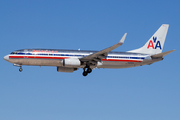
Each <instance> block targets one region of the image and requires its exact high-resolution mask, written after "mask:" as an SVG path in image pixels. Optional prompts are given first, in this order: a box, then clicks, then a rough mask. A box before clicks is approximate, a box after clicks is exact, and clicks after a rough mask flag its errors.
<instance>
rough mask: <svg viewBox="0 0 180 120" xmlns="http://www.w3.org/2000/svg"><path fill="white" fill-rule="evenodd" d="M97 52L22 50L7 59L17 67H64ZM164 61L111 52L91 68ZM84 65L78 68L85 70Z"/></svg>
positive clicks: (145, 55)
mask: <svg viewBox="0 0 180 120" xmlns="http://www.w3.org/2000/svg"><path fill="white" fill-rule="evenodd" d="M96 52H97V51H84V50H59V49H22V50H17V51H14V52H12V53H11V54H9V55H7V56H6V58H8V59H5V60H7V61H8V62H10V63H13V64H17V65H32V66H63V64H62V63H63V62H62V61H63V60H64V59H69V58H74V59H77V58H78V59H81V58H83V57H85V56H88V55H90V54H93V53H96ZM160 60H162V59H152V58H151V57H150V55H148V54H137V53H129V52H109V53H108V56H106V58H104V59H102V60H101V61H99V62H97V64H96V65H94V66H91V68H129V67H135V66H141V65H146V64H152V63H154V62H157V61H160ZM83 67H84V65H80V66H78V68H83Z"/></svg>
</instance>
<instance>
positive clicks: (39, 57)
mask: <svg viewBox="0 0 180 120" xmlns="http://www.w3.org/2000/svg"><path fill="white" fill-rule="evenodd" d="M9 58H37V59H66V58H69V57H44V56H43V57H42V56H9Z"/></svg>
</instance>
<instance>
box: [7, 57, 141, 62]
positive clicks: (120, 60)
mask: <svg viewBox="0 0 180 120" xmlns="http://www.w3.org/2000/svg"><path fill="white" fill-rule="evenodd" d="M9 58H37V59H67V58H69V57H44V56H9ZM102 61H119V62H142V61H141V60H122V59H102Z"/></svg>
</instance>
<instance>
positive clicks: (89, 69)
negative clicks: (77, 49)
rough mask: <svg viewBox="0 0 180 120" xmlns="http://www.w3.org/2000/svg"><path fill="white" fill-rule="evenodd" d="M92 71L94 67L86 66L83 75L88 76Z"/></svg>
mask: <svg viewBox="0 0 180 120" xmlns="http://www.w3.org/2000/svg"><path fill="white" fill-rule="evenodd" d="M91 72H92V69H91V68H90V67H89V66H86V67H85V68H84V72H83V76H87V75H88V73H91Z"/></svg>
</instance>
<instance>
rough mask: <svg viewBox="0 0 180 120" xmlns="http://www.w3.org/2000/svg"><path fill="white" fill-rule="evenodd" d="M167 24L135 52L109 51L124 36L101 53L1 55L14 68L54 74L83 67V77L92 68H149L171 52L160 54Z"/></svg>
mask: <svg viewBox="0 0 180 120" xmlns="http://www.w3.org/2000/svg"><path fill="white" fill-rule="evenodd" d="M168 28H169V24H162V25H161V27H160V28H159V29H158V30H157V31H156V32H155V33H154V35H153V36H152V37H151V38H150V39H149V40H148V41H147V42H146V44H145V45H144V46H142V47H141V48H139V49H135V50H131V51H127V52H113V51H112V50H114V49H115V48H117V47H119V46H121V45H122V44H123V43H124V40H125V38H126V35H127V33H125V34H124V35H123V37H122V38H121V39H120V41H119V42H118V43H117V44H115V45H113V46H111V47H108V48H106V49H103V50H101V51H87V50H80V49H79V50H63V49H21V50H16V51H13V52H11V53H10V54H8V55H6V56H4V60H6V61H8V62H10V63H13V65H14V66H18V67H20V68H19V71H20V72H21V71H22V70H23V69H22V65H31V66H56V67H57V71H58V72H69V73H72V72H74V71H76V70H78V69H79V68H83V73H82V74H83V76H87V75H88V74H89V73H91V72H92V70H93V69H95V68H130V67H136V66H142V65H150V64H152V63H154V62H158V61H161V60H163V58H164V56H166V55H167V54H169V53H171V52H173V51H175V50H170V51H167V52H163V53H162V50H163V46H164V42H165V39H166V34H167V31H168Z"/></svg>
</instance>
